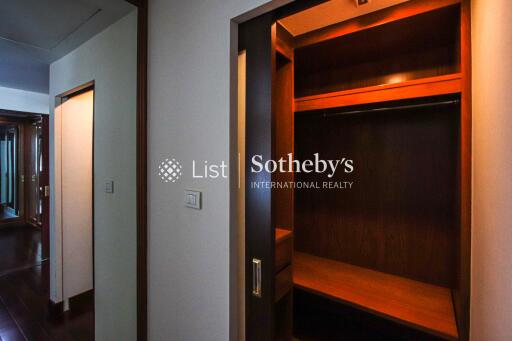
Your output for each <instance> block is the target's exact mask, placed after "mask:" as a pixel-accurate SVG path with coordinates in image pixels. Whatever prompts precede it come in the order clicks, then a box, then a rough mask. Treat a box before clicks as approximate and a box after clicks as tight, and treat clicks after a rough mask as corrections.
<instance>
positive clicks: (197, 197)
mask: <svg viewBox="0 0 512 341" xmlns="http://www.w3.org/2000/svg"><path fill="white" fill-rule="evenodd" d="M185 206H186V207H190V208H194V209H196V210H200V209H201V192H199V191H192V190H185Z"/></svg>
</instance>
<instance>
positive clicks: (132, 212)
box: [50, 11, 137, 341]
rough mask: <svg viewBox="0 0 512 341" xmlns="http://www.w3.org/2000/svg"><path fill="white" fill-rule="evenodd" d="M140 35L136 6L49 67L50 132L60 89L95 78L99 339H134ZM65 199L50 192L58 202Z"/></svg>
mask: <svg viewBox="0 0 512 341" xmlns="http://www.w3.org/2000/svg"><path fill="white" fill-rule="evenodd" d="M136 36H137V13H136V11H133V12H131V13H130V14H129V15H127V16H126V17H124V18H122V19H121V20H119V21H118V22H116V23H114V24H113V25H112V26H110V27H108V28H107V29H105V30H104V31H103V32H101V33H100V34H98V35H97V36H95V37H93V38H92V39H90V40H89V41H87V42H86V43H84V44H83V45H82V46H80V47H79V48H77V49H76V50H74V51H73V52H71V53H70V54H68V55H66V56H65V57H63V58H61V59H60V60H58V61H56V62H54V63H53V64H52V65H51V66H50V98H51V102H52V108H51V112H52V117H51V119H52V121H51V126H52V130H51V132H50V134H51V135H53V133H54V132H55V129H54V128H55V127H53V125H54V123H55V122H54V116H53V110H54V108H53V102H54V98H55V96H56V95H58V94H61V93H63V92H65V91H68V90H70V89H73V88H75V87H77V86H79V85H82V84H84V83H86V82H89V81H91V80H94V81H95V97H94V248H95V253H94V277H95V327H96V340H100V341H101V340H135V339H136V298H137V294H136V173H135V172H136V169H135V168H136V135H135V134H136V82H137V78H136V65H137V64H136V62H137V57H136V56H137V40H136ZM57 142H58V141H54V140H51V141H50V143H51V145H50V149H51V150H52V153H51V155H50V162H51V163H52V164H55V162H58V160H56V159H55V155H54V146H56V144H57V146H58V143H57ZM50 177H51V183H52V184H53V185H55V182H56V181H58V180H59V178H58V174H57V176H56V174H55V169H53V168H52V172H51V174H50ZM108 179H111V180H113V181H114V190H115V193H114V194H107V193H105V192H104V182H105V180H108ZM53 188H54V187H53ZM57 199H58V198H57ZM57 201H58V200H57ZM59 204H60V203H59V202H56V197H55V195H54V193H52V196H51V205H52V207H55V206H56V205H59ZM52 213H53V212H52ZM50 218H51V230H50V233H51V240H52V242H51V248H50V257H51V269H52V277H51V284H52V285H51V296H52V299H53V300H55V301H59V300H60V299H61V298H62V296H61V295H62V292H61V289H62V288H61V287H60V285H59V283H62V273H61V272H60V269H61V266H62V264H61V262H60V259H61V251H62V250H61V249H60V247H59V245H60V239H59V238H60V231H59V230H58V226H59V221H58V219H57V218H58V217H56V216H55V215H54V214H52V215H51V217H50Z"/></svg>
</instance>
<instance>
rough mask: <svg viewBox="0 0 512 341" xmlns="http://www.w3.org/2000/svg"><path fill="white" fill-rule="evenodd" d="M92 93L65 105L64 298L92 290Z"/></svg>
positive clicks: (63, 147)
mask: <svg viewBox="0 0 512 341" xmlns="http://www.w3.org/2000/svg"><path fill="white" fill-rule="evenodd" d="M93 97H94V94H93V91H92V90H91V91H87V92H84V93H82V94H80V95H77V96H74V97H71V98H70V99H68V100H67V101H66V102H64V103H63V104H62V135H61V136H62V144H61V145H62V264H63V266H62V269H63V272H62V276H63V277H62V279H63V283H62V284H63V294H64V295H63V296H64V297H63V298H64V299H67V298H69V297H73V296H75V295H78V294H80V293H83V292H85V291H88V290H90V289H92V288H93V230H92V205H93V197H92V171H93V170H92V146H93V140H92V138H93V136H92V133H93V103H94V102H93Z"/></svg>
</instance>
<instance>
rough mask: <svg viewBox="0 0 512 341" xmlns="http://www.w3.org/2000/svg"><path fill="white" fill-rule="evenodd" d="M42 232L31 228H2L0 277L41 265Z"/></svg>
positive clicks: (0, 238)
mask: <svg viewBox="0 0 512 341" xmlns="http://www.w3.org/2000/svg"><path fill="white" fill-rule="evenodd" d="M41 251H42V247H41V232H40V230H38V229H36V228H34V227H32V226H29V225H23V226H5V227H2V226H0V276H2V275H5V274H6V273H9V272H12V271H16V270H19V269H23V268H26V267H27V266H32V265H34V264H39V263H41V261H42V260H43V259H42V258H41Z"/></svg>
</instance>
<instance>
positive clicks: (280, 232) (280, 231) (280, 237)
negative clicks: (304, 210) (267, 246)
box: [276, 227, 293, 244]
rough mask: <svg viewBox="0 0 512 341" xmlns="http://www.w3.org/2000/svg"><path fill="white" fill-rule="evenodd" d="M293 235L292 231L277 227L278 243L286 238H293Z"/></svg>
mask: <svg viewBox="0 0 512 341" xmlns="http://www.w3.org/2000/svg"><path fill="white" fill-rule="evenodd" d="M292 235H293V233H292V231H290V230H285V229H281V228H279V227H276V244H279V243H281V242H284V241H285V240H286V239H288V238H291V237H292Z"/></svg>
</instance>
